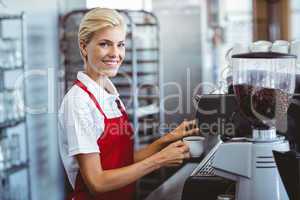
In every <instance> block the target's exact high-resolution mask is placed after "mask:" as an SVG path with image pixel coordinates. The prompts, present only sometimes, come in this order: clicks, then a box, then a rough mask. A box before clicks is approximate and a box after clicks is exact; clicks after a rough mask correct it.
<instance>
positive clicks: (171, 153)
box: [155, 140, 190, 167]
mask: <svg viewBox="0 0 300 200" xmlns="http://www.w3.org/2000/svg"><path fill="white" fill-rule="evenodd" d="M155 156H156V157H157V159H158V162H159V163H160V166H161V167H166V166H177V165H180V164H182V163H183V160H184V159H188V158H190V152H189V148H188V146H187V145H186V144H185V143H184V142H182V141H181V140H179V141H177V142H173V143H171V144H169V145H168V146H167V147H165V148H164V149H162V150H161V151H159V152H158V153H156V155H155Z"/></svg>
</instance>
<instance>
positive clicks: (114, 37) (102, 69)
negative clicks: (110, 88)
mask: <svg viewBox="0 0 300 200" xmlns="http://www.w3.org/2000/svg"><path fill="white" fill-rule="evenodd" d="M125 36H126V33H125V31H124V29H122V27H106V28H104V29H101V30H100V31H98V32H96V33H95V34H94V35H93V37H92V39H91V41H90V42H89V43H88V44H87V45H86V46H85V50H86V53H87V63H86V64H87V67H88V68H90V69H88V70H89V71H92V73H94V75H95V76H97V75H98V76H99V75H100V76H108V77H113V76H115V75H116V74H117V72H118V69H119V67H120V65H121V64H122V62H123V60H124V57H125Z"/></svg>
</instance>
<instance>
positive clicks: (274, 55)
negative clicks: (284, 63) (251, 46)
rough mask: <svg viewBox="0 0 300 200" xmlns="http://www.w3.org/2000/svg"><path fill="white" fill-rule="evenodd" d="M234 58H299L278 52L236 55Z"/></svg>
mask: <svg viewBox="0 0 300 200" xmlns="http://www.w3.org/2000/svg"><path fill="white" fill-rule="evenodd" d="M232 58H258V59H283V58H297V56H296V55H293V54H286V53H277V52H252V53H242V54H235V55H233V56H232Z"/></svg>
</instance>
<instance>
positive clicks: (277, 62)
mask: <svg viewBox="0 0 300 200" xmlns="http://www.w3.org/2000/svg"><path fill="white" fill-rule="evenodd" d="M232 61H233V62H232V63H233V88H234V93H235V98H236V100H237V102H238V105H239V111H240V112H241V113H242V117H243V118H245V119H246V120H247V121H248V122H249V123H250V124H251V128H252V136H251V137H245V138H240V139H236V140H231V141H229V142H226V143H222V144H220V145H219V147H218V149H217V150H216V153H215V156H214V160H213V162H212V166H213V168H214V170H215V174H216V175H218V176H220V177H223V178H226V179H230V180H233V181H235V182H236V190H235V198H236V199H237V200H265V199H272V200H285V199H289V198H288V194H287V192H286V189H285V187H284V185H283V183H282V180H281V178H280V176H279V173H278V169H277V166H276V163H275V161H274V157H273V150H276V151H279V152H286V151H288V150H289V149H290V148H289V143H288V141H286V140H285V137H282V136H278V135H277V134H276V129H277V130H278V129H279V130H280V131H284V129H287V111H288V107H289V102H290V99H291V97H292V94H293V93H294V89H295V74H296V56H294V55H289V54H280V53H273V52H264V53H260V52H257V53H246V54H238V55H234V56H232Z"/></svg>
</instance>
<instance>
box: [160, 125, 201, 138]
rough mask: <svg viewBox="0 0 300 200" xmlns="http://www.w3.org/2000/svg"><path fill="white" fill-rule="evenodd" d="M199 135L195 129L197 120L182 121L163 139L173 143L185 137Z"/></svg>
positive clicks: (197, 129)
mask: <svg viewBox="0 0 300 200" xmlns="http://www.w3.org/2000/svg"><path fill="white" fill-rule="evenodd" d="M199 134H200V129H199V128H198V127H197V120H191V121H183V122H182V123H181V124H180V125H179V126H178V127H177V128H175V129H174V130H173V131H172V132H170V133H168V134H166V135H165V136H164V139H165V140H166V141H167V142H174V141H177V140H180V139H182V138H184V137H187V136H191V135H199Z"/></svg>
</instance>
